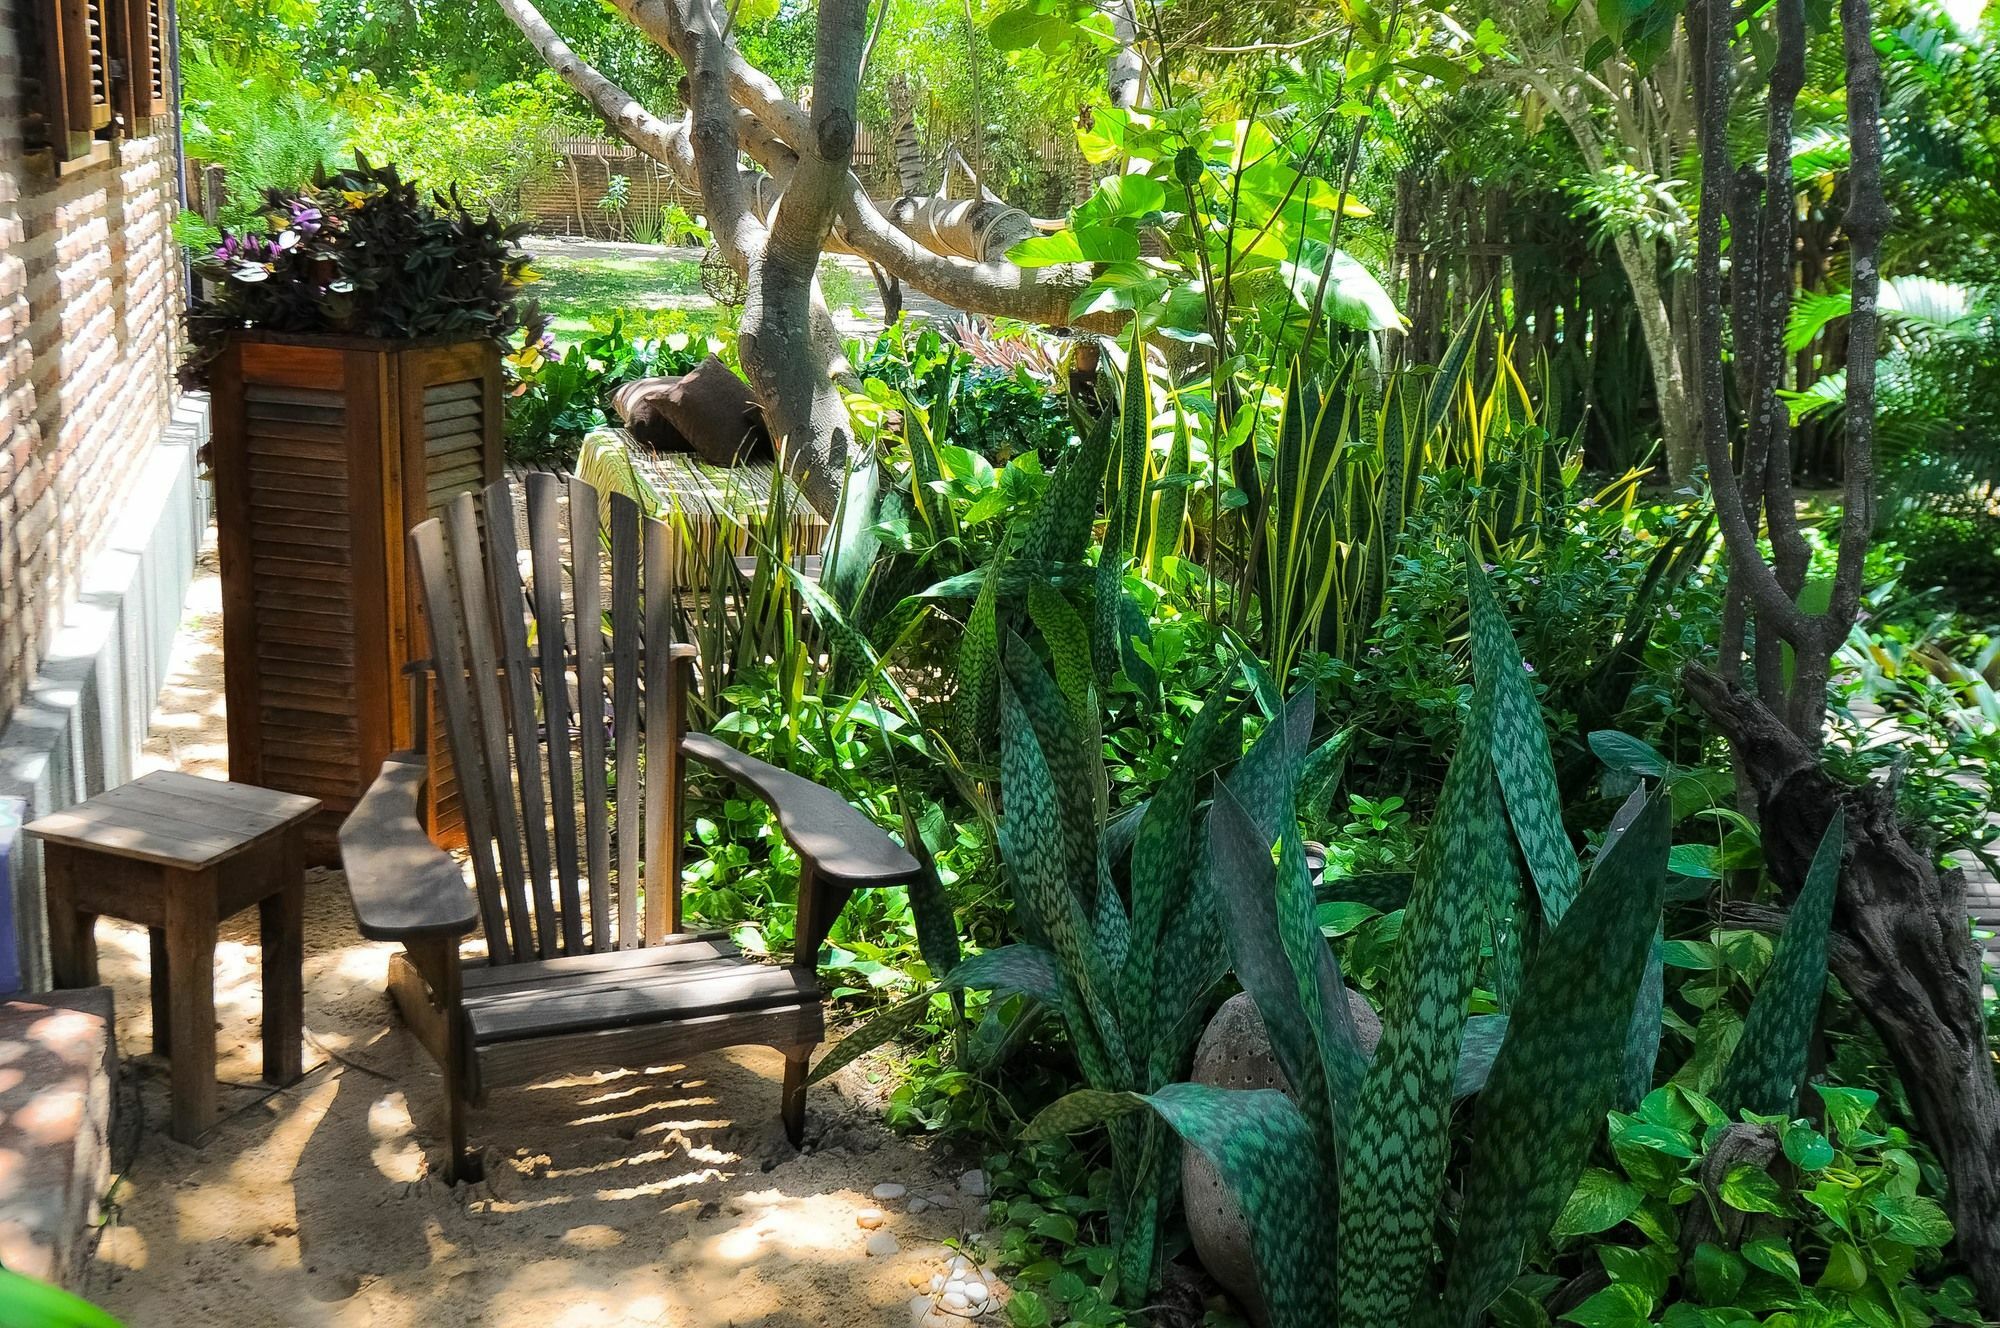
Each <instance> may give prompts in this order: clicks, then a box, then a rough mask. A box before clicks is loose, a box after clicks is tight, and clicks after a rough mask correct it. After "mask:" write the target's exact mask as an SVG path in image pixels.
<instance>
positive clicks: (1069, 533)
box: [1019, 412, 1117, 567]
mask: <svg viewBox="0 0 2000 1328" xmlns="http://www.w3.org/2000/svg"><path fill="white" fill-rule="evenodd" d="M1116 424H1117V417H1116V416H1114V415H1111V414H1110V413H1108V412H1107V413H1106V414H1105V415H1104V416H1103V417H1101V418H1100V419H1099V420H1098V421H1097V423H1096V424H1095V425H1094V426H1093V427H1091V428H1090V429H1089V430H1088V431H1086V432H1085V434H1084V437H1083V442H1082V443H1080V444H1079V445H1078V446H1077V447H1076V449H1075V450H1074V451H1072V452H1071V453H1070V454H1069V455H1068V456H1067V457H1065V458H1064V459H1063V461H1062V463H1061V464H1060V465H1058V466H1057V467H1056V473H1055V474H1054V475H1053V476H1051V477H1050V479H1049V485H1048V488H1046V489H1044V490H1043V491H1042V499H1041V502H1040V503H1038V504H1037V505H1036V507H1035V510H1034V511H1033V512H1032V513H1030V514H1029V516H1028V518H1027V523H1026V526H1025V528H1024V530H1023V532H1022V535H1021V542H1020V547H1019V553H1020V557H1021V560H1022V561H1023V562H1024V563H1026V564H1028V565H1030V566H1040V567H1055V566H1058V565H1060V564H1063V563H1074V562H1077V561H1079V560H1081V559H1082V557H1083V552H1084V550H1085V549H1086V548H1088V547H1089V545H1090V528H1091V525H1092V523H1093V521H1094V520H1095V518H1096V516H1097V503H1098V498H1099V496H1100V495H1101V494H1102V492H1103V489H1104V463H1105V460H1106V458H1108V457H1109V456H1110V455H1111V440H1112V437H1113V431H1114V428H1115V426H1116Z"/></svg>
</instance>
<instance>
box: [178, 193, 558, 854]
mask: <svg viewBox="0 0 2000 1328" xmlns="http://www.w3.org/2000/svg"><path fill="white" fill-rule="evenodd" d="M266 203H267V210H266V213H265V229H264V230H263V231H261V232H258V233H241V234H229V235H225V236H224V237H223V241H222V243H221V244H220V245H218V246H217V247H216V248H215V249H214V250H212V251H211V252H210V253H209V254H208V255H206V257H204V258H203V260H202V261H201V263H200V265H199V267H200V271H201V273H202V275H203V276H204V277H206V278H207V279H208V282H209V290H208V292H207V294H206V295H205V296H204V297H203V298H202V299H201V300H200V301H199V302H198V303H197V304H196V306H195V307H194V308H193V309H192V310H191V311H190V313H189V315H188V332H189V337H188V339H189V342H190V343H191V347H192V349H191V352H190V354H189V358H188V362H187V366H186V372H185V376H186V377H188V378H189V379H191V380H193V381H197V382H200V383H203V384H205V385H206V386H208V387H209V389H210V390H211V393H212V395H213V409H212V412H211V418H212V419H213V421H214V435H213V440H212V443H211V447H210V462H211V466H212V469H213V471H214V475H215V494H216V528H217V541H218V545H219V550H220V554H221V563H222V583H223V653H224V664H225V675H226V679H227V686H228V706H229V759H230V774H231V776H232V777H233V778H236V779H238V780H239V781H241V782H246V783H253V784H261V785H263V786H265V787H267V788H275V789H282V790H284V791H286V792H291V793H304V794H308V795H310V796H312V797H316V798H318V799H319V800H320V802H321V804H322V807H323V808H324V811H323V813H322V816H321V819H320V821H319V822H318V823H316V824H315V826H313V827H312V828H311V830H310V831H309V834H308V848H309V849H312V850H313V851H314V852H315V855H316V856H317V857H320V858H322V859H330V857H331V855H332V853H333V851H334V842H335V832H336V830H337V828H338V825H339V822H340V821H341V820H342V819H343V818H344V817H345V816H346V814H347V812H348V811H350V810H352V808H353V807H354V805H355V803H356V802H357V801H358V800H359V798H360V796H361V793H362V792H363V790H365V789H366V788H367V787H368V784H369V783H370V782H371V781H372V780H373V779H374V777H375V773H376V771H377V770H378V769H380V767H381V764H382V762H383V760H384V758H386V757H387V756H388V754H389V753H390V752H391V751H396V750H401V749H403V748H406V747H409V746H411V745H413V744H414V743H415V742H416V741H418V739H419V735H421V734H424V733H426V732H435V731H438V730H437V726H436V724H435V723H431V722H428V721H427V720H424V719H423V717H422V716H421V715H419V714H418V713H417V707H418V706H422V707H428V706H429V705H430V704H431V701H430V700H429V699H428V698H424V699H421V700H417V699H413V698H412V696H411V694H410V691H409V688H408V684H407V681H406V679H405V678H404V676H403V671H404V668H405V666H406V665H408V664H410V663H411V662H412V661H415V660H421V659H423V658H425V656H426V655H427V654H428V646H427V644H426V642H427V640H428V634H427V632H426V630H425V627H424V623H423V621H422V618H421V615H420V613H419V612H418V609H417V607H416V606H417V604H418V600H419V597H418V596H417V594H416V593H415V587H414V586H413V585H412V584H411V582H410V577H411V575H412V574H411V573H410V572H409V570H408V569H407V566H406V563H405V561H404V557H403V546H404V540H405V537H406V535H407V533H408V531H409V529H410V527H412V526H414V525H416V524H418V523H419V522H422V521H423V520H425V519H426V518H427V517H431V516H435V515H437V514H438V513H439V512H440V511H442V510H443V508H444V506H445V505H446V504H447V503H449V502H450V501H451V500H452V499H453V498H455V497H457V496H458V495H459V494H461V493H466V492H473V491H477V490H480V489H483V488H484V487H485V486H487V485H489V484H492V483H493V482H494V481H496V480H498V479H499V478H500V465H501V456H500V431H501V416H502V411H501V404H500V401H501V398H500V393H501V374H500V358H501V354H502V351H503V346H502V338H504V337H505V336H507V334H509V333H510V332H512V331H513V330H514V329H515V328H516V327H518V326H519V325H520V324H521V322H522V317H523V315H522V311H521V310H519V309H517V307H516V305H515V294H516V292H517V291H518V290H519V288H520V286H521V285H522V283H523V282H524V281H526V280H529V279H530V278H531V277H532V273H531V272H530V271H529V268H528V259H527V257H526V255H524V254H522V253H521V252H520V251H519V250H518V249H516V248H515V243H514V242H515V240H516V238H517V236H518V231H517V230H516V229H515V228H513V227H509V226H503V225H502V224H501V223H499V222H498V221H495V220H494V219H493V218H491V217H487V218H485V219H483V220H482V219H480V218H478V217H475V216H473V215H472V214H471V213H470V212H469V211H468V210H467V209H466V208H465V207H463V206H462V205H461V204H460V203H459V202H458V201H457V199H456V198H455V197H445V196H435V195H434V196H433V201H432V202H426V201H425V200H424V199H423V198H422V197H421V196H420V195H419V193H418V191H417V189H416V188H415V187H413V186H412V185H410V184H408V183H406V182H405V181H404V180H403V179H402V178H401V177H400V176H399V175H398V174H397V173H396V171H395V169H394V168H393V167H388V166H381V167H378V166H374V165H371V164H370V163H369V162H368V161H367V160H366V159H359V160H357V162H356V165H355V166H354V168H353V169H351V170H345V171H341V172H340V173H338V174H335V175H331V176H323V177H322V178H320V179H317V180H315V181H314V183H313V184H312V185H310V186H308V187H306V188H304V189H300V190H296V191H288V190H272V191H270V192H269V193H268V194H267V195H266ZM527 317H528V318H529V320H530V321H533V320H534V318H535V315H534V314H533V312H532V310H530V311H529V312H528V314H527ZM420 721H422V722H420ZM429 797H430V800H431V802H430V807H429V824H430V825H431V827H432V829H433V831H434V832H435V833H437V834H438V835H439V837H440V839H441V840H442V841H444V842H447V843H449V842H456V840H457V838H458V833H459V832H458V829H457V827H458V825H459V820H458V812H457V806H456V787H455V782H454V781H453V779H452V772H451V768H450V763H449V762H448V761H444V760H440V761H437V762H434V763H433V778H432V780H431V785H430V791H429Z"/></svg>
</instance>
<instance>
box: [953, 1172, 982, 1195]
mask: <svg viewBox="0 0 2000 1328" xmlns="http://www.w3.org/2000/svg"><path fill="white" fill-rule="evenodd" d="M958 1188H959V1190H960V1191H962V1192H963V1193H964V1194H965V1196H966V1197H967V1198H968V1199H984V1198H985V1197H986V1173H985V1172H983V1171H968V1172H966V1173H965V1174H964V1175H963V1176H960V1177H959V1178H958Z"/></svg>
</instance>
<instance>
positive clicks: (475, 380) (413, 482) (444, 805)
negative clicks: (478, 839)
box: [397, 345, 501, 847]
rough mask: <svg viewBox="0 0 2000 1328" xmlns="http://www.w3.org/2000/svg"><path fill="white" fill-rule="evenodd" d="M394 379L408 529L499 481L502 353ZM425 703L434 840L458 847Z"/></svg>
mask: <svg viewBox="0 0 2000 1328" xmlns="http://www.w3.org/2000/svg"><path fill="white" fill-rule="evenodd" d="M397 375H398V379H399V384H398V389H397V395H398V400H399V401H400V403H401V409H402V437H403V514H404V520H403V524H404V526H405V527H410V526H415V525H417V524H418V523H419V522H422V521H424V520H427V519H428V518H430V517H441V516H443V515H444V509H445V506H446V505H447V504H448V503H450V502H451V500H452V499H454V498H456V497H457V496H458V495H459V494H461V493H477V492H478V491H479V490H481V489H483V488H485V487H486V486H487V485H488V484H491V483H492V482H493V481H494V480H497V479H499V478H500V426H501V420H500V360H499V351H498V350H496V349H494V348H492V347H490V346H483V345H480V346H448V347H436V348H429V349H424V350H412V351H406V352H404V353H403V355H402V356H401V357H400V363H399V366H398V370H397ZM413 572H414V569H411V574H413ZM404 594H405V601H404V602H405V603H407V604H408V605H409V619H410V629H409V630H410V645H409V652H410V653H409V657H410V658H412V659H423V658H427V657H428V656H429V654H430V639H429V636H428V635H427V634H426V632H425V629H424V625H423V621H422V618H423V610H422V607H421V606H422V604H423V596H422V595H421V594H420V593H419V592H418V590H417V587H416V585H415V583H414V581H413V580H412V581H409V582H408V583H407V585H406V589H405V592H404ZM427 704H428V705H429V708H430V713H429V714H428V715H426V716H425V722H424V726H423V731H424V733H425V734H426V735H427V736H428V738H429V739H430V741H429V743H428V745H429V748H430V758H431V762H430V764H431V783H430V799H431V802H430V807H429V813H430V825H431V837H432V838H433V839H435V840H437V841H438V842H439V843H441V844H446V845H449V846H452V847H457V846H460V845H462V844H464V842H465V821H464V816H463V813H462V812H461V811H460V810H459V801H458V799H459V793H458V780H457V777H456V775H455V774H454V772H453V770H452V768H451V758H450V755H449V753H448V752H447V751H446V750H445V744H444V743H443V741H442V737H443V734H444V716H443V715H442V714H441V713H439V711H438V706H437V695H436V691H435V689H433V691H432V693H431V695H430V697H429V699H428V702H427ZM407 705H408V702H407V699H404V700H401V701H399V706H401V707H407ZM400 716H401V712H400V711H399V718H400ZM407 731H409V732H414V729H413V728H412V729H410V730H407Z"/></svg>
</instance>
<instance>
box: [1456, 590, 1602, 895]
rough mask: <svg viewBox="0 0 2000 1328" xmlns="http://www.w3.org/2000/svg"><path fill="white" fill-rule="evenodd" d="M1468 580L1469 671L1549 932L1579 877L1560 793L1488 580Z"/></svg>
mask: <svg viewBox="0 0 2000 1328" xmlns="http://www.w3.org/2000/svg"><path fill="white" fill-rule="evenodd" d="M1467 580H1468V581H1469V582H1470V583H1471V587H1472V670H1473V674H1474V676H1475V677H1476V678H1477V680H1478V686H1479V688H1480V690H1481V692H1482V693H1483V694H1484V695H1486V696H1487V697H1488V698H1489V704H1491V705H1492V707H1493V725H1494V740H1493V766H1494V769H1495V770H1496V771H1497V772H1498V775H1499V779H1500V790H1501V793H1502V794H1503V796H1504V797H1505V798H1506V800H1507V816H1508V819H1509V820H1510V821H1511V822H1512V823H1513V827H1514V835H1515V838H1516V839H1517V840H1518V841H1519V842H1520V845H1521V856H1522V858H1523V859H1524V860H1525V861H1526V862H1527V864H1528V874H1529V876H1531V877H1532V878H1533V879H1534V882H1535V889H1536V891H1537V893H1538V894H1539V895H1540V897H1541V903H1542V915H1543V917H1544V918H1546V919H1547V921H1548V923H1549V925H1550V926H1551V927H1553V926H1555V925H1556V924H1557V923H1559V922H1561V921H1562V915H1563V912H1564V910H1566V909H1567V908H1568V907H1569V903H1570V901H1571V900H1572V899H1574V898H1576V889H1577V881H1578V879H1579V878H1580V876H1581V872H1580V870H1579V868H1578V866H1577V861H1576V851H1575V850H1574V849H1573V848H1571V847H1570V842H1569V835H1568V834H1567V833H1566V832H1565V831H1564V830H1563V824H1562V794H1561V793H1560V791H1559V790H1558V789H1557V787H1556V766H1555V759H1554V758H1553V757H1552V756H1550V754H1549V735H1548V731H1547V730H1546V729H1545V728H1543V726H1542V707H1541V702H1539V701H1538V700H1536V699H1535V690H1534V688H1533V687H1532V686H1530V685H1529V682H1528V673H1527V670H1526V668H1525V666H1524V665H1523V662H1522V659H1521V651H1520V647H1519V646H1517V645H1516V644H1515V643H1514V634H1513V632H1512V631H1511V630H1509V628H1508V626H1507V618H1506V616H1505V615H1504V614H1502V613H1501V612H1500V602H1499V601H1498V600H1497V599H1495V598H1494V595H1493V586H1492V584H1491V583H1490V582H1489V581H1488V580H1487V578H1486V574H1485V573H1484V572H1482V571H1481V570H1480V569H1479V567H1478V565H1477V564H1476V563H1473V564H1471V565H1470V567H1469V574H1468V577H1467Z"/></svg>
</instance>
